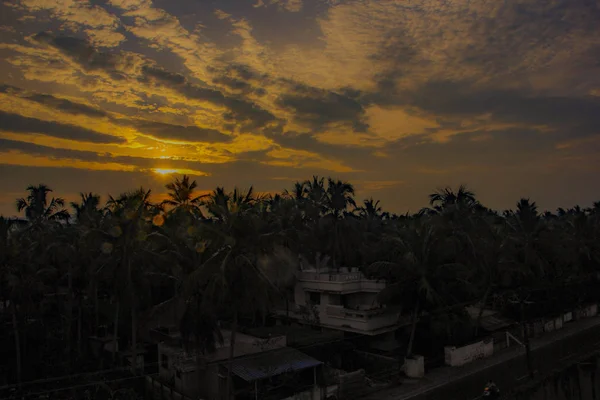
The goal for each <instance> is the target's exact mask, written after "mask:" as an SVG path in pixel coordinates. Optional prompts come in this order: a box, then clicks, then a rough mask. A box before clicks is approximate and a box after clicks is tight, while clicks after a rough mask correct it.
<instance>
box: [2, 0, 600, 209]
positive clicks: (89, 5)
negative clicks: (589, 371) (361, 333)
mask: <svg viewBox="0 0 600 400" xmlns="http://www.w3.org/2000/svg"><path fill="white" fill-rule="evenodd" d="M599 172H600V2H599V1H598V0H565V1H558V0H520V1H519V0H398V1H391V0H371V1H369V0H218V1H217V0H0V214H4V215H15V214H16V211H15V205H14V204H15V199H16V198H17V197H22V196H24V195H25V194H26V192H25V188H26V187H27V186H29V185H35V184H39V183H44V184H46V185H48V186H50V187H51V188H52V189H54V193H53V194H54V195H56V196H60V197H63V198H66V199H67V200H75V199H76V198H77V197H78V193H80V192H95V193H98V194H100V195H101V196H102V197H103V199H105V200H106V198H107V196H108V194H113V195H118V194H119V193H122V192H124V191H128V190H131V189H135V188H138V187H140V186H144V187H145V188H148V189H152V191H153V193H155V194H156V195H157V198H158V197H160V195H161V194H164V192H165V191H166V190H165V189H164V186H165V184H167V183H168V182H170V181H171V180H173V179H174V178H175V177H180V176H181V174H188V175H190V176H192V178H193V179H195V180H196V181H197V183H198V187H199V190H202V191H204V190H212V189H214V188H215V187H217V186H224V187H225V188H226V189H230V190H231V189H233V187H234V186H238V187H240V188H248V187H249V186H250V185H253V186H254V188H255V189H256V190H258V191H260V192H280V191H281V190H283V189H285V188H291V187H292V185H293V183H294V182H295V181H303V180H305V179H309V178H311V177H312V176H313V175H319V176H325V177H327V176H331V177H334V178H336V179H341V180H345V181H349V182H351V183H353V184H354V186H355V187H356V191H357V197H358V199H359V200H362V199H364V198H367V197H374V198H375V199H380V200H381V205H382V206H383V207H384V209H386V210H390V211H393V212H398V213H404V212H406V211H411V212H415V211H418V210H419V209H420V208H421V207H423V206H425V205H427V201H428V197H427V195H428V194H429V193H431V192H432V191H434V190H435V189H437V188H441V187H445V186H452V187H456V186H458V185H459V184H466V185H467V186H468V187H469V188H471V189H472V190H473V191H474V192H475V193H476V194H477V196H478V198H479V199H480V201H482V202H483V203H484V204H485V205H487V206H489V207H492V208H495V209H499V210H503V209H508V208H514V207H515V204H516V202H517V201H518V200H519V199H520V198H521V197H525V198H531V199H532V200H534V201H536V202H537V204H538V205H539V206H540V208H541V209H548V210H555V209H556V208H557V207H570V206H573V205H575V204H579V205H581V206H583V207H585V206H589V205H591V204H592V202H594V201H598V200H600V186H599V185H598V182H599V181H598V173H599Z"/></svg>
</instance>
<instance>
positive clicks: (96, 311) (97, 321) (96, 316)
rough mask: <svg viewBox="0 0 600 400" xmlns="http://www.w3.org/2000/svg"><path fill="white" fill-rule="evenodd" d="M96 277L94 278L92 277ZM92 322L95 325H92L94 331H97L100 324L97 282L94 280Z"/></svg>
mask: <svg viewBox="0 0 600 400" xmlns="http://www.w3.org/2000/svg"><path fill="white" fill-rule="evenodd" d="M94 279H96V278H94ZM94 322H95V324H96V326H95V327H94V332H96V334H97V332H98V327H99V325H100V310H99V305H98V282H97V281H96V282H94Z"/></svg>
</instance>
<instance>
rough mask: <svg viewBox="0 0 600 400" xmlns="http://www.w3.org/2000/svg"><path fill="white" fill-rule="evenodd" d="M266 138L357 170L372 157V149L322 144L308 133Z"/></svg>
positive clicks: (269, 135) (289, 133) (287, 133)
mask: <svg viewBox="0 0 600 400" xmlns="http://www.w3.org/2000/svg"><path fill="white" fill-rule="evenodd" d="M267 136H268V137H269V138H271V139H273V141H275V143H277V144H278V145H280V146H282V147H284V148H290V149H295V150H304V151H310V152H312V153H317V154H320V155H323V156H326V157H331V158H334V159H336V160H340V161H344V162H345V163H348V164H350V165H352V166H356V167H357V168H360V164H361V163H362V162H364V160H365V159H366V158H370V157H372V155H371V153H372V152H373V151H374V148H369V147H356V146H339V145H333V144H329V143H323V142H320V141H319V140H318V139H317V138H315V136H314V135H312V134H308V133H296V132H286V133H285V134H281V133H274V134H268V135H267Z"/></svg>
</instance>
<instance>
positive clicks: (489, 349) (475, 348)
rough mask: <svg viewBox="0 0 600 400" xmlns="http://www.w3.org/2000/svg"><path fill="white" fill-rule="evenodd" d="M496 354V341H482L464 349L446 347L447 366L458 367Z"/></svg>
mask: <svg viewBox="0 0 600 400" xmlns="http://www.w3.org/2000/svg"><path fill="white" fill-rule="evenodd" d="M492 354H494V339H491V338H490V339H489V340H486V341H483V340H482V341H480V342H477V343H473V344H470V345H467V346H463V347H455V346H446V347H444V359H445V362H446V365H450V366H452V367H458V366H461V365H465V364H468V363H470V362H472V361H475V360H479V359H481V358H487V357H490V356H491V355H492Z"/></svg>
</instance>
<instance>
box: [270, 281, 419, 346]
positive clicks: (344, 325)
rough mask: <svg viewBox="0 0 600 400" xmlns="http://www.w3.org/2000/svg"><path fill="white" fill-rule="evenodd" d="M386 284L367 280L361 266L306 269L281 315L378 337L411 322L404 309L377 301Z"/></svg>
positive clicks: (330, 327) (278, 311)
mask: <svg viewBox="0 0 600 400" xmlns="http://www.w3.org/2000/svg"><path fill="white" fill-rule="evenodd" d="M385 287H386V283H385V282H383V281H377V280H372V279H366V278H365V276H364V275H363V274H362V273H361V272H359V271H358V269H353V270H352V271H351V272H334V271H332V270H331V269H320V270H318V271H317V270H315V269H313V270H304V271H302V272H300V275H299V276H298V278H297V280H296V284H295V287H294V291H293V299H292V298H290V299H289V301H288V304H287V306H286V307H284V308H280V309H278V310H277V314H278V315H279V316H281V317H285V316H287V317H289V318H290V319H292V320H295V321H297V322H298V323H300V324H307V325H316V326H321V327H323V328H326V329H335V330H341V331H345V332H352V333H359V334H363V335H369V336H378V335H382V334H386V333H389V332H393V331H395V330H396V329H398V328H399V327H401V326H404V325H408V324H410V317H409V316H408V315H403V314H402V310H401V309H400V308H397V307H386V306H384V305H380V304H378V303H377V301H376V297H377V294H378V293H379V292H380V291H381V290H382V289H384V288H385ZM290 297H292V296H290Z"/></svg>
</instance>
